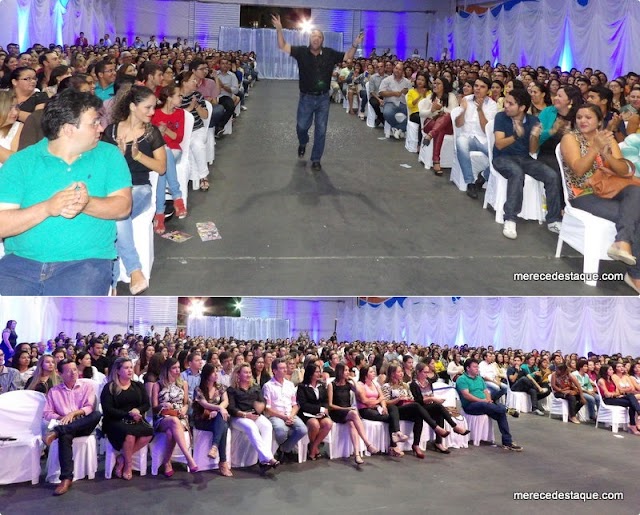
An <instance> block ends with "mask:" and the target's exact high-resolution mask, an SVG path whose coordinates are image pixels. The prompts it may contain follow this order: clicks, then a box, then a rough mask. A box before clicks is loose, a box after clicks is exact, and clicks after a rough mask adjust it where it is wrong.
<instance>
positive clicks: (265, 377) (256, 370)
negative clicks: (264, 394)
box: [251, 356, 271, 388]
mask: <svg viewBox="0 0 640 515" xmlns="http://www.w3.org/2000/svg"><path fill="white" fill-rule="evenodd" d="M251 373H252V374H253V379H254V380H255V382H256V384H257V385H258V386H259V387H260V388H262V387H263V386H264V385H265V383H267V382H268V381H269V380H270V379H271V376H270V375H269V374H267V370H266V368H265V365H264V358H263V357H262V356H255V357H254V358H253V359H252V360H251Z"/></svg>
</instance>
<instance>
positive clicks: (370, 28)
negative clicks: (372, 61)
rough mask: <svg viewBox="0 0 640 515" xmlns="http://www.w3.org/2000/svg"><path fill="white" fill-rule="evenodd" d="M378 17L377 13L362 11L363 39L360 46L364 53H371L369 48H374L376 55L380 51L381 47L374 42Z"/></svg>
mask: <svg viewBox="0 0 640 515" xmlns="http://www.w3.org/2000/svg"><path fill="white" fill-rule="evenodd" d="M378 17H379V15H378V13H375V12H372V11H367V12H363V13H362V28H363V29H364V41H363V44H362V47H363V51H364V54H365V55H371V50H373V49H374V48H375V49H376V52H377V53H378V55H380V54H381V53H382V50H383V49H380V48H377V44H376V30H377V26H378Z"/></svg>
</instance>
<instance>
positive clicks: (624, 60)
mask: <svg viewBox="0 0 640 515" xmlns="http://www.w3.org/2000/svg"><path fill="white" fill-rule="evenodd" d="M581 4H584V1H582V2H578V1H577V0H539V1H537V2H521V3H519V4H517V5H515V6H513V7H512V8H511V9H510V10H505V9H504V8H502V9H501V10H500V12H499V13H498V14H497V16H494V15H493V14H491V12H488V13H487V14H485V15H482V16H479V15H477V14H472V15H470V16H468V17H463V16H462V15H459V14H454V15H453V16H449V17H436V18H434V19H433V23H432V25H431V27H430V28H429V30H430V34H431V37H430V45H429V49H430V53H431V55H432V56H433V57H435V58H438V59H439V55H440V52H441V51H442V48H444V47H446V48H448V49H449V52H450V55H451V56H452V57H453V59H470V60H475V59H477V60H478V61H480V62H484V61H486V60H489V61H491V62H492V63H494V62H496V61H499V62H501V63H507V64H508V63H511V62H515V63H516V64H518V65H519V66H522V65H524V64H529V65H532V66H540V65H542V66H546V67H553V66H557V65H560V66H562V67H563V69H565V70H567V71H568V70H569V69H570V68H571V67H573V66H575V67H577V68H579V69H584V68H585V67H587V66H590V67H592V68H599V69H601V70H602V71H604V72H605V73H606V74H607V75H608V77H609V78H610V79H611V78H615V77H616V76H618V75H621V74H623V73H626V72H628V71H632V70H633V71H638V70H640V52H637V50H636V49H637V41H636V37H637V34H639V33H640V2H638V0H589V1H588V3H587V4H586V5H581Z"/></svg>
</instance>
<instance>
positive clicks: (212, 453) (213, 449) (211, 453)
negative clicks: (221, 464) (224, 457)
mask: <svg viewBox="0 0 640 515" xmlns="http://www.w3.org/2000/svg"><path fill="white" fill-rule="evenodd" d="M207 456H209V458H211V459H212V460H216V459H218V446H217V445H212V446H211V449H209V453H208V454H207Z"/></svg>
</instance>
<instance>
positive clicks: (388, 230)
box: [120, 81, 634, 296]
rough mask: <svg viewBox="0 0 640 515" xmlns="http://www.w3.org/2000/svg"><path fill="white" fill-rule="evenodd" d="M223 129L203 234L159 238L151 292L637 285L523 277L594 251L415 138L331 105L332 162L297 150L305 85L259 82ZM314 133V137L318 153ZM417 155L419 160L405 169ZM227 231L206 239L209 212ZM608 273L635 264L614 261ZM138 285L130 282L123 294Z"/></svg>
mask: <svg viewBox="0 0 640 515" xmlns="http://www.w3.org/2000/svg"><path fill="white" fill-rule="evenodd" d="M247 106H248V111H246V112H244V113H242V116H240V118H239V119H238V120H237V122H236V123H235V125H234V133H233V134H232V135H231V136H226V137H225V138H223V139H222V140H219V141H218V145H217V147H216V160H215V163H214V165H213V166H212V167H211V171H212V173H211V177H210V179H211V189H210V190H209V192H208V193H203V192H200V191H196V192H190V195H189V216H188V217H187V218H186V219H184V220H171V221H169V222H168V224H167V226H168V229H169V230H174V229H179V230H183V231H185V232H187V233H189V234H191V235H193V238H192V239H191V240H189V241H187V242H185V243H174V242H172V241H168V240H165V239H163V238H160V237H156V240H155V245H156V249H155V265H154V268H153V274H152V280H151V287H150V288H149V290H148V294H149V295H245V296H246V295H314V296H317V295H353V294H356V293H357V294H363V295H364V294H368V295H374V294H375V295H383V294H384V295H394V294H402V295H631V294H633V293H634V292H633V291H632V290H631V289H630V288H628V287H627V286H626V285H625V284H624V283H622V281H618V282H610V283H603V282H601V283H600V284H599V286H598V287H597V288H592V287H589V286H586V285H585V284H583V283H581V282H537V283H534V282H515V281H514V280H513V274H514V273H515V272H554V271H559V272H571V271H572V272H581V271H582V256H580V255H579V254H578V253H577V252H576V251H574V250H572V249H571V248H569V247H567V246H565V248H564V254H565V256H563V257H562V258H561V259H556V258H555V257H554V254H555V247H556V242H557V236H555V235H554V234H552V233H550V232H549V231H547V229H546V227H545V226H540V225H538V224H537V223H536V222H525V221H523V222H520V223H518V239H517V240H516V241H511V240H508V239H506V238H504V237H503V236H502V226H501V225H499V224H496V223H495V221H494V213H493V211H491V210H483V209H482V200H481V199H480V200H475V201H474V200H471V199H469V198H468V197H467V196H466V195H465V194H464V193H462V192H460V191H459V190H458V189H457V188H456V187H455V186H454V185H453V183H451V182H450V181H449V180H448V176H449V171H448V170H447V171H445V176H444V177H442V178H438V177H436V176H434V174H433V173H432V172H431V171H428V170H425V169H424V167H423V166H422V165H420V164H419V163H418V161H417V155H416V154H410V153H408V152H407V151H406V150H405V149H404V142H403V141H396V140H393V139H391V140H380V138H382V137H383V133H382V130H381V129H369V128H367V127H366V125H365V123H364V122H362V121H360V120H359V119H358V118H357V117H355V116H349V115H347V114H346V113H345V111H344V110H343V109H342V108H341V107H340V106H339V105H336V104H332V106H331V114H330V117H329V130H328V134H327V145H326V152H325V155H324V157H323V159H322V165H323V171H322V172H321V173H317V174H313V173H312V172H311V171H310V168H309V163H307V162H306V161H299V160H298V158H297V155H296V149H297V138H296V135H295V113H296V106H297V83H295V82H291V81H260V82H259V83H258V85H257V87H255V88H253V89H252V90H251V94H250V98H249V99H248V100H247ZM310 147H311V145H310V146H309V148H308V154H307V156H309V154H310V150H311V148H310ZM401 164H409V165H411V166H412V168H410V169H406V168H403V167H401V166H400V165H401ZM205 221H214V222H215V223H216V225H217V226H218V228H219V230H220V234H221V235H222V240H218V241H211V242H202V241H200V239H199V237H198V234H197V231H196V225H195V224H196V222H205ZM600 271H601V272H620V271H624V269H623V267H622V265H620V264H618V263H613V262H603V263H601V266H600ZM127 292H128V290H127V289H126V288H121V290H120V293H121V294H126V293H127Z"/></svg>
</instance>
